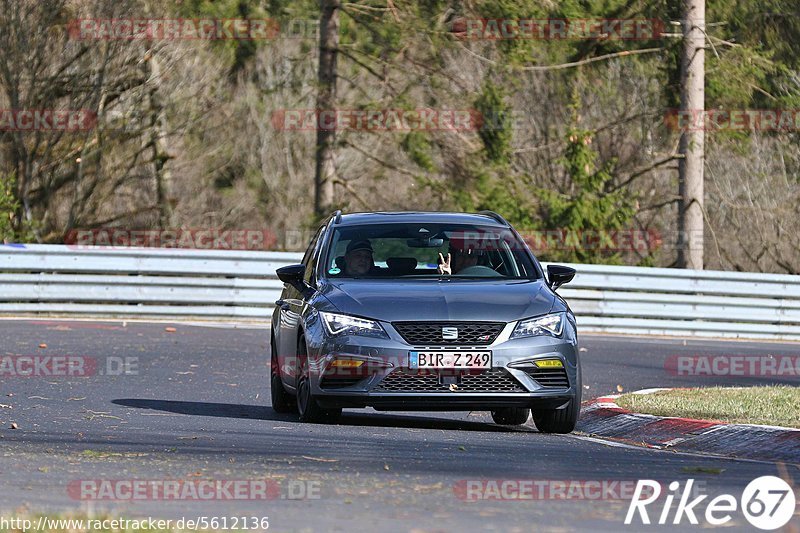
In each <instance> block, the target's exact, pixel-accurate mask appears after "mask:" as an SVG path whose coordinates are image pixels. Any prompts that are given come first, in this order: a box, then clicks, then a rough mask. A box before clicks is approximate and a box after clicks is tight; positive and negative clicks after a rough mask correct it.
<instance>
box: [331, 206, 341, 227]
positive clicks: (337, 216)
mask: <svg viewBox="0 0 800 533" xmlns="http://www.w3.org/2000/svg"><path fill="white" fill-rule="evenodd" d="M341 221H342V210H341V209H337V210H336V211H335V212H334V213H333V223H334V224H338V223H339V222H341Z"/></svg>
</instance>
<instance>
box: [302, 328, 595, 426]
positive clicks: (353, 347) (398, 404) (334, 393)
mask: <svg viewBox="0 0 800 533" xmlns="http://www.w3.org/2000/svg"><path fill="white" fill-rule="evenodd" d="M513 325H514V324H513V323H511V324H508V325H507V326H506V328H505V329H504V330H503V332H502V333H501V334H500V335H499V336H498V337H497V339H496V340H495V342H494V343H492V344H491V345H489V346H480V347H478V346H458V347H454V346H436V347H434V346H412V345H410V344H408V343H406V342H405V341H404V340H403V338H402V337H401V336H400V335H399V334H398V333H397V331H395V330H394V328H392V327H391V325H390V324H383V326H384V329H385V330H386V331H387V333H388V334H389V337H390V338H389V339H374V338H367V337H355V336H349V337H339V338H329V337H327V336H325V335H324V332H321V331H318V332H316V334H315V335H312V336H311V338H310V339H308V349H309V370H310V373H311V386H312V393H313V394H314V396H315V397H316V399H317V401H318V402H319V403H320V405H321V406H323V407H374V408H375V409H378V410H409V411H411V410H424V411H436V410H445V411H455V410H491V409H495V408H501V407H531V408H540V409H552V408H558V407H561V406H563V405H565V404H566V403H567V402H569V401H570V400H571V399H573V398H575V397H579V395H580V391H579V388H580V362H579V358H578V349H577V339H576V336H575V331H574V328H572V327H568V328H565V331H564V334H563V336H562V337H561V338H554V337H545V336H542V337H527V338H522V339H514V340H509V336H510V333H511V329H512V328H513ZM308 333H309V332H307V338H308ZM425 349H429V350H430V349H437V350H453V349H461V350H481V351H483V350H489V351H491V352H492V368H491V369H489V370H486V371H482V372H478V371H469V372H464V371H452V370H448V371H444V370H442V371H439V372H435V371H430V370H428V371H417V370H414V369H411V368H409V366H408V360H409V352H410V351H412V350H425ZM338 359H349V360H356V361H362V364H361V366H360V367H359V368H356V369H350V368H346V369H342V368H338V367H334V366H333V362H334V361H336V360H338ZM540 359H558V360H560V361H561V362H562V364H563V367H562V368H558V369H548V370H542V369H537V368H536V367H535V366H534V365H533V364H532V362H533V361H536V360H540Z"/></svg>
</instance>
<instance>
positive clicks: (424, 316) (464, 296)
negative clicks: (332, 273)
mask: <svg viewBox="0 0 800 533" xmlns="http://www.w3.org/2000/svg"><path fill="white" fill-rule="evenodd" d="M321 292H322V295H323V296H325V298H326V299H327V300H328V301H329V302H330V303H331V304H333V306H334V307H335V308H336V310H338V311H340V312H342V313H346V314H351V315H357V316H363V317H368V318H374V319H377V320H384V321H386V322H393V321H396V320H490V321H501V322H511V321H513V320H519V319H520V318H526V317H531V316H538V315H543V314H546V313H547V312H549V311H550V310H551V309H552V308H553V304H554V300H555V298H554V296H553V293H552V292H551V291H550V290H549V289H548V288H547V286H546V285H545V284H544V281H543V280H503V281H500V280H491V281H489V280H486V281H484V280H480V281H477V280H457V279H449V280H438V279H426V280H413V281H411V280H367V279H359V280H341V281H339V280H336V281H332V280H329V281H328V283H327V284H325V285H324V286H323V287H321Z"/></svg>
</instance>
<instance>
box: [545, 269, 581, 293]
mask: <svg viewBox="0 0 800 533" xmlns="http://www.w3.org/2000/svg"><path fill="white" fill-rule="evenodd" d="M575 274H576V271H575V269H574V268H571V267H568V266H564V265H547V279H548V282H549V285H550V288H551V289H553V290H556V289H557V288H559V287H560V286H562V285H565V284H567V283H569V282H570V281H572V278H574V277H575Z"/></svg>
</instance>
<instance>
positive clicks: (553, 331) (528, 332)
mask: <svg viewBox="0 0 800 533" xmlns="http://www.w3.org/2000/svg"><path fill="white" fill-rule="evenodd" d="M563 331H564V313H555V314H552V315H545V316H540V317H537V318H529V319H527V320H520V321H519V324H517V327H516V328H514V332H513V333H512V334H511V338H512V339H518V338H520V337H537V336H540V335H549V336H550V337H560V336H561V333H562V332H563Z"/></svg>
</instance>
